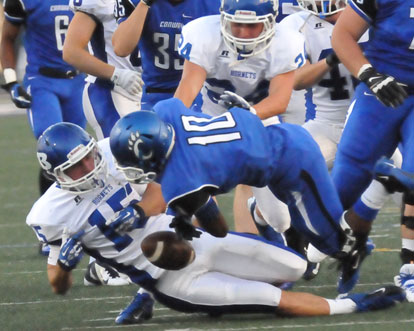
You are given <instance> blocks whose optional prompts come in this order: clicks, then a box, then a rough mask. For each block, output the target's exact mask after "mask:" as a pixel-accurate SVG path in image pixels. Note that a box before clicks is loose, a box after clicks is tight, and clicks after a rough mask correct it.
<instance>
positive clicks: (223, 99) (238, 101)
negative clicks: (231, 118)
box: [218, 91, 256, 115]
mask: <svg viewBox="0 0 414 331" xmlns="http://www.w3.org/2000/svg"><path fill="white" fill-rule="evenodd" d="M218 104H219V105H220V106H222V107H224V108H226V109H230V108H233V107H238V108H243V109H246V110H248V111H250V112H251V113H252V114H255V115H256V109H254V108H253V107H252V106H250V103H248V102H247V101H246V100H245V99H244V98H243V97H241V96H240V95H238V94H236V93H233V92H230V91H224V93H223V94H222V95H220V100H219V101H218Z"/></svg>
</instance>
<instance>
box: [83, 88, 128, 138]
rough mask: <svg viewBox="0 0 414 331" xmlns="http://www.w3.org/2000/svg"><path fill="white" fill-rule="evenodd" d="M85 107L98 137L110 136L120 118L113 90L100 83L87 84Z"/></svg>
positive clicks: (89, 121) (84, 97)
mask: <svg viewBox="0 0 414 331" xmlns="http://www.w3.org/2000/svg"><path fill="white" fill-rule="evenodd" d="M83 109H84V112H85V117H86V119H87V120H88V123H89V124H90V125H91V126H92V128H93V129H94V130H95V133H96V136H97V138H98V139H103V138H104V137H108V136H109V134H110V132H111V129H112V127H113V126H114V124H115V123H116V121H117V120H118V119H119V118H120V116H119V114H118V112H117V110H116V107H115V104H114V101H113V100H112V90H111V89H110V88H109V87H107V86H102V85H101V84H98V83H95V84H86V85H85V88H84V91H83Z"/></svg>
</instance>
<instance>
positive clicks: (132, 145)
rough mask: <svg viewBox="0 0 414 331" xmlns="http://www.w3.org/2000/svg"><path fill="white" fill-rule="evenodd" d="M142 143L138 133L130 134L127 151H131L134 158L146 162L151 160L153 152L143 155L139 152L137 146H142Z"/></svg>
mask: <svg viewBox="0 0 414 331" xmlns="http://www.w3.org/2000/svg"><path fill="white" fill-rule="evenodd" d="M143 143H144V141H143V140H142V139H141V137H140V135H139V132H138V131H136V132H131V134H130V135H129V139H128V149H129V150H130V151H133V152H134V154H135V156H136V157H137V158H138V159H142V160H144V161H145V160H148V159H151V158H152V154H153V151H149V153H147V154H144V153H142V152H141V151H140V148H139V145H140V144H143Z"/></svg>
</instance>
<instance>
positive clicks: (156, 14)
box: [117, 0, 220, 89]
mask: <svg viewBox="0 0 414 331" xmlns="http://www.w3.org/2000/svg"><path fill="white" fill-rule="evenodd" d="M119 2H120V0H118V3H119ZM129 2H130V3H133V5H134V6H136V5H137V4H138V3H139V2H140V0H130V1H129ZM219 8H220V0H184V1H182V2H180V3H177V4H173V3H171V2H170V1H168V0H158V1H156V2H154V4H153V5H152V6H151V8H150V9H149V11H148V14H147V18H146V21H145V25H144V30H143V31H142V36H141V40H140V42H139V44H138V47H139V50H140V53H141V62H142V68H143V74H142V78H143V80H144V82H145V85H146V86H147V87H154V88H155V87H156V88H163V89H168V88H175V87H177V86H178V83H179V81H180V79H181V73H182V69H183V64H184V59H182V58H181V57H180V56H179V55H178V52H177V50H178V42H179V40H180V37H181V28H182V26H183V25H184V24H186V23H188V22H190V21H192V20H194V19H196V18H198V17H202V16H207V15H213V14H218V13H219ZM132 9H133V8H132ZM117 12H118V15H119V16H121V15H120V13H122V11H121V10H119V9H118V10H117ZM123 12H124V13H125V16H124V17H120V19H119V22H122V21H123V20H125V19H126V17H128V16H129V15H130V14H131V12H132V10H131V8H125V9H124V10H123Z"/></svg>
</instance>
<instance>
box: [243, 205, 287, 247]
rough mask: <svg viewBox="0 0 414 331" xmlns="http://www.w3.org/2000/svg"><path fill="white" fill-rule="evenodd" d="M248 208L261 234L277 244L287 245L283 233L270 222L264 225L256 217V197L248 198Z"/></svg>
mask: <svg viewBox="0 0 414 331" xmlns="http://www.w3.org/2000/svg"><path fill="white" fill-rule="evenodd" d="M247 208H249V211H250V215H251V216H252V218H253V222H254V224H255V225H256V228H257V230H258V231H259V234H260V235H261V236H262V237H263V238H265V239H266V240H268V241H271V242H273V243H276V244H282V245H285V246H286V241H285V238H284V237H283V234H281V233H279V232H277V231H275V229H273V228H272V227H271V226H270V225H269V224H266V225H262V224H259V223H258V222H257V221H256V217H255V215H254V210H255V209H256V198H255V197H251V198H249V199H248V200H247Z"/></svg>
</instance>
